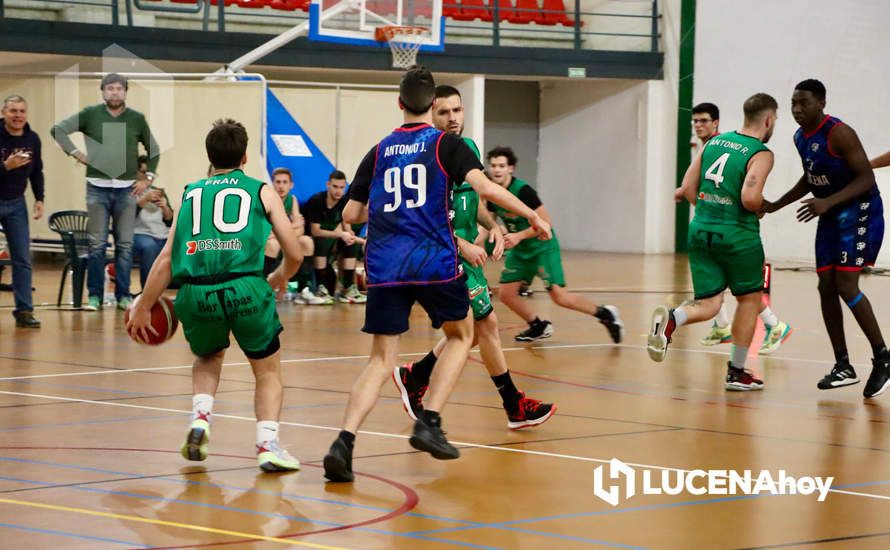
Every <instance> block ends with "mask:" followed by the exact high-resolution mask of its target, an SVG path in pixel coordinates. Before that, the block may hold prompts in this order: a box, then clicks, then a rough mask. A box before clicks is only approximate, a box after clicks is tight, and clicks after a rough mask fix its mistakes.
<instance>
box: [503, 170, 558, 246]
mask: <svg viewBox="0 0 890 550" xmlns="http://www.w3.org/2000/svg"><path fill="white" fill-rule="evenodd" d="M527 185H528V183H526V182H524V181H523V180H521V179H519V178H513V179H512V180H511V181H510V185H508V186H507V191H509V192H510V193H512V194H513V195H515V196H516V198H519V192H520V191H521V190H522V188H523V187H526V186H527ZM494 208H495V214H497V216H498V217H499V218H500V219H502V220H504V225H506V226H507V232H508V233H519V232H520V231H525V230H526V229H528V228H529V227H531V224H530V223H528V220H527V219H525V218H523V217H522V216H520V215H518V214H514V213H513V212H510V211H509V210H507V209H505V208H503V207H501V206H499V205H497V204H495V205H494ZM552 231H553V238H552V239H550V240H549V241H542V240H540V239H537V238H534V237H532V238H530V239H525V240H523V241H522V242H520V243H519V244H518V245H516V247H515V248H513V249H512V250H510V252H511V253H512V254H514V255H520V256H533V255H535V254H537V253H539V252H541V251H543V250H546V249H548V248H551V247H555V248H557V249H558V248H559V245H558V244H557V241H556V231H555V230H552Z"/></svg>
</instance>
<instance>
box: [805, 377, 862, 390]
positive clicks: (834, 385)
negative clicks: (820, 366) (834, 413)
mask: <svg viewBox="0 0 890 550" xmlns="http://www.w3.org/2000/svg"><path fill="white" fill-rule="evenodd" d="M859 382H860V380H859V378H845V379H843V380H840V381H837V382H831V384H829V385H828V386H822V385H821V383H819V384H816V387H817V388H819V389H820V390H833V389H835V388H843V387H844V386H852V385H853V384H858V383H859Z"/></svg>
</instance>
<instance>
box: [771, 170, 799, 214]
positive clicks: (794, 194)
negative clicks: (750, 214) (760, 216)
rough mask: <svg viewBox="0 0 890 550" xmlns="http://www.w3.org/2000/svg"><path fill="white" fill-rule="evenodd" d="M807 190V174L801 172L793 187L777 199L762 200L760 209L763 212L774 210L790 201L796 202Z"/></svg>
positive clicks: (779, 208) (781, 207)
mask: <svg viewBox="0 0 890 550" xmlns="http://www.w3.org/2000/svg"><path fill="white" fill-rule="evenodd" d="M809 192H810V190H809V188H807V175H806V174H803V175H801V176H800V179H799V180H797V183H795V184H794V187H792V188H791V189H789V190H788V191H786V192H785V194H784V195H782V196H781V197H780V198H779V200H777V201H775V202H770V201H768V200H764V201H763V209H762V210H763V212H764V213H770V212H776V211H778V210H781V209H783V208H785V207H786V206H788V205H789V204H791V203H792V202H797V201H799V200H800V199H802V198H804V197H805V196H807V193H809Z"/></svg>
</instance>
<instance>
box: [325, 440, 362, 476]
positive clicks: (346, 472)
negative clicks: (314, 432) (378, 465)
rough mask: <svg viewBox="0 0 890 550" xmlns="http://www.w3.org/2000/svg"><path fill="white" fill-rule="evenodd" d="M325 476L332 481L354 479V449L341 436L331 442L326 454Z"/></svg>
mask: <svg viewBox="0 0 890 550" xmlns="http://www.w3.org/2000/svg"><path fill="white" fill-rule="evenodd" d="M324 477H326V478H328V479H330V480H331V481H354V480H355V475H353V473H352V449H351V448H350V447H349V446H348V445H347V444H346V443H344V442H343V440H342V439H340V438H339V437H338V438H337V439H335V440H334V442H333V443H331V448H330V450H328V454H326V455H324Z"/></svg>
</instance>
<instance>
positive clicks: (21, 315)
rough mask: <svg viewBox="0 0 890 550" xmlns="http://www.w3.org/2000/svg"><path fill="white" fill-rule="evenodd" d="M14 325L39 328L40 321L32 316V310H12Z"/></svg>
mask: <svg viewBox="0 0 890 550" xmlns="http://www.w3.org/2000/svg"><path fill="white" fill-rule="evenodd" d="M12 315H13V317H15V326H17V327H20V328H40V321H38V320H37V318H36V317H34V312H33V311H14V312H13V313H12Z"/></svg>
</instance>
